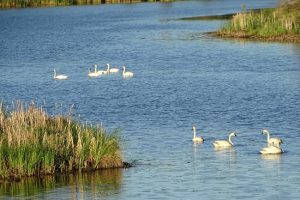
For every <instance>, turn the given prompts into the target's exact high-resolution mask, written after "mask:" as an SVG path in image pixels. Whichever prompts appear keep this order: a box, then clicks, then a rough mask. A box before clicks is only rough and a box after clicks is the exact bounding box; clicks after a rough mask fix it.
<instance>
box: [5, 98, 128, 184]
mask: <svg viewBox="0 0 300 200" xmlns="http://www.w3.org/2000/svg"><path fill="white" fill-rule="evenodd" d="M0 106H1V108H0V179H16V178H20V177H23V176H33V175H45V174H54V173H68V172H73V171H88V170H96V169H102V168H115V167H122V166H123V161H122V156H121V151H120V138H119V136H118V135H119V130H114V131H113V132H112V133H107V131H106V130H105V129H104V128H103V127H102V126H99V125H97V126H93V125H90V124H82V123H80V121H79V120H77V121H76V120H73V119H72V117H71V116H70V115H66V116H63V115H56V116H50V115H48V114H47V113H46V112H45V111H44V110H43V108H38V107H36V106H35V105H34V103H31V104H30V105H28V106H26V105H24V103H22V102H17V103H16V104H15V105H14V106H13V109H12V111H10V112H8V111H7V110H6V109H4V106H3V105H2V104H1V105H0Z"/></svg>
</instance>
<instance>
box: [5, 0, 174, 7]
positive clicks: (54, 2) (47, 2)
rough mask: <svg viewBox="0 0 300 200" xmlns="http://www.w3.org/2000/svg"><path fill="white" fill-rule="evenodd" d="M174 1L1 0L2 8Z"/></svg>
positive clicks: (168, 0) (166, 0)
mask: <svg viewBox="0 0 300 200" xmlns="http://www.w3.org/2000/svg"><path fill="white" fill-rule="evenodd" d="M172 1H174V0H0V8H26V7H52V6H71V5H98V4H119V3H140V2H172Z"/></svg>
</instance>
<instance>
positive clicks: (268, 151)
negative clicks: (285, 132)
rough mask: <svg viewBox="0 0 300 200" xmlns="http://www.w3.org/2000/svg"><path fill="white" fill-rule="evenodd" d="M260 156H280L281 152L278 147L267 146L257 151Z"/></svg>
mask: <svg viewBox="0 0 300 200" xmlns="http://www.w3.org/2000/svg"><path fill="white" fill-rule="evenodd" d="M259 152H260V153H261V154H280V153H283V150H282V149H281V148H280V147H279V146H278V147H277V146H272V145H271V146H268V147H264V148H262V149H261V150H260V151H259Z"/></svg>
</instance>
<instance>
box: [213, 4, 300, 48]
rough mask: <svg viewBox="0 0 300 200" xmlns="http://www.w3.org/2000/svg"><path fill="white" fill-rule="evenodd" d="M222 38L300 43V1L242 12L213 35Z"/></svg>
mask: <svg viewBox="0 0 300 200" xmlns="http://www.w3.org/2000/svg"><path fill="white" fill-rule="evenodd" d="M213 34H214V35H217V36H221V37H233V38H254V39H263V40H276V41H290V42H300V0H286V1H284V2H283V3H282V4H281V5H280V6H278V7H277V8H274V9H262V10H261V11H260V12H254V11H250V12H241V13H238V14H235V15H234V16H233V18H232V19H231V20H230V21H229V22H228V23H226V24H225V25H224V27H222V29H221V30H219V31H217V32H215V33H213Z"/></svg>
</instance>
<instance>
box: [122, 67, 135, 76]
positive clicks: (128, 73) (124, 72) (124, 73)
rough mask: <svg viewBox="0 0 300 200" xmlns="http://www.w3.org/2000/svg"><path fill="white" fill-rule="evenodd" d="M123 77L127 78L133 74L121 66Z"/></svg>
mask: <svg viewBox="0 0 300 200" xmlns="http://www.w3.org/2000/svg"><path fill="white" fill-rule="evenodd" d="M122 75H123V77H124V78H129V77H132V76H133V73H132V72H126V67H125V66H123V74H122Z"/></svg>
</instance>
